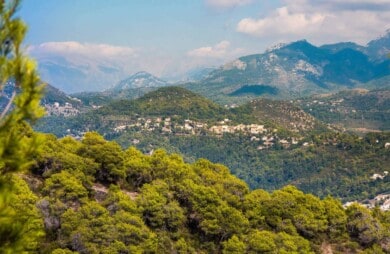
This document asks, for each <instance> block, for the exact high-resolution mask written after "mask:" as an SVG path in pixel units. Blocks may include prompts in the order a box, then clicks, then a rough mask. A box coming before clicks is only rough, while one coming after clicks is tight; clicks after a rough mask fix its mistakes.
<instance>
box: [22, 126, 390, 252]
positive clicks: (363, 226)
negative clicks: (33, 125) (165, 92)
mask: <svg viewBox="0 0 390 254" xmlns="http://www.w3.org/2000/svg"><path fill="white" fill-rule="evenodd" d="M42 138H43V137H42ZM44 140H45V142H43V144H42V146H43V147H46V148H47V149H42V150H40V151H38V152H37V154H36V158H37V164H36V165H34V166H32V167H33V168H34V172H35V174H30V175H28V176H26V177H27V178H28V179H29V181H28V182H29V184H30V186H31V188H32V189H33V190H34V191H35V192H36V195H39V196H40V200H39V201H38V207H39V209H40V211H41V213H42V216H43V221H44V225H45V231H46V239H44V240H42V241H41V242H35V244H37V245H36V246H38V248H39V249H40V250H41V252H42V253H50V252H52V253H72V252H78V253H320V249H321V248H322V246H323V245H324V244H328V245H329V246H331V248H332V249H333V250H334V251H336V250H339V251H341V252H342V251H351V250H353V251H356V252H357V251H360V250H365V251H366V252H367V253H372V251H383V252H384V253H386V251H388V249H387V247H386V246H387V245H386V243H387V241H388V237H389V234H388V232H389V226H390V223H389V221H390V219H389V218H390V216H389V215H388V213H385V212H383V211H380V210H378V209H376V210H373V211H370V210H368V209H366V208H363V207H361V206H358V205H353V206H351V207H349V208H348V209H347V210H345V209H344V208H343V207H342V206H341V204H340V202H339V201H337V200H335V199H333V198H331V197H327V198H325V199H324V200H321V199H319V198H317V197H315V196H313V195H310V194H304V193H303V192H301V191H299V190H298V189H297V188H295V187H293V186H287V187H284V188H282V189H280V190H276V191H274V192H273V193H268V192H266V191H264V190H260V189H258V190H254V191H250V190H249V188H248V187H247V185H246V184H245V183H244V182H242V181H241V180H239V179H238V178H236V177H234V176H233V175H231V174H230V172H229V170H228V168H226V167H225V166H223V165H221V164H214V163H211V162H210V161H208V160H205V159H200V160H197V161H196V162H194V163H192V164H188V163H185V162H184V161H183V159H182V158H181V157H180V156H179V155H177V154H168V153H166V152H165V151H164V150H161V149H160V150H156V151H154V153H153V154H152V155H145V154H142V153H141V152H140V151H138V150H137V149H135V148H134V147H131V148H128V149H127V150H125V151H123V150H122V149H121V148H120V147H118V145H117V144H115V143H114V142H109V141H106V140H104V139H103V138H102V137H101V136H99V135H98V134H96V133H87V134H86V135H85V137H84V138H83V140H82V141H76V140H72V139H70V138H64V139H60V140H56V139H53V136H50V135H47V136H46V137H45V138H44ZM94 149H95V150H94ZM92 151H93V152H92ZM113 154H114V155H115V156H113ZM65 155H66V156H65ZM66 157H69V158H71V160H74V161H77V163H71V161H67V160H66ZM113 158H115V159H113ZM104 165H112V166H110V167H106V166H104ZM40 167H44V168H45V170H40V169H39V168H40ZM88 167H92V168H94V169H93V170H87V168H88ZM103 169H104V170H106V171H105V172H107V174H103V173H102V170H103ZM115 169H121V170H119V171H118V172H121V173H120V174H113V175H112V172H116V170H115ZM113 170H114V171H113ZM42 172H43V173H42ZM110 172H111V173H110ZM102 174H103V175H105V177H101V176H102ZM36 182H38V183H36ZM20 184H21V183H18V185H20ZM110 184H111V185H110ZM109 185H110V186H109ZM23 200H26V198H24V199H23ZM34 200H35V201H34V202H36V197H35V199H34ZM34 202H33V203H34ZM33 203H32V204H33ZM18 209H19V208H18ZM32 211H33V210H32ZM25 213H26V211H25V210H24V211H23V212H22V214H25ZM41 222H42V220H40V219H39V217H38V218H37V220H36V221H35V222H34V223H35V224H36V225H38V224H39V223H41ZM37 223H38V224H37ZM378 253H380V252H378Z"/></svg>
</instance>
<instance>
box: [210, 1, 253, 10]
mask: <svg viewBox="0 0 390 254" xmlns="http://www.w3.org/2000/svg"><path fill="white" fill-rule="evenodd" d="M250 3H252V0H206V4H207V5H209V6H211V7H214V8H222V9H227V8H232V7H236V6H242V5H247V4H250Z"/></svg>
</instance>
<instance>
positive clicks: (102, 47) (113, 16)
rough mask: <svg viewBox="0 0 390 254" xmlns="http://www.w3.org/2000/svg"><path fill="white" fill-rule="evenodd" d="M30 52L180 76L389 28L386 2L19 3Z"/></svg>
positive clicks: (389, 1) (389, 0) (364, 38)
mask: <svg viewBox="0 0 390 254" xmlns="http://www.w3.org/2000/svg"><path fill="white" fill-rule="evenodd" d="M19 16H21V18H22V19H23V20H24V21H25V22H26V23H27V24H28V26H29V31H28V34H27V37H26V40H25V41H26V47H27V48H28V53H29V54H30V55H32V56H33V57H35V58H36V59H37V60H38V63H39V62H40V60H41V59H47V58H50V57H51V58H53V59H54V58H55V57H58V56H60V57H63V58H65V59H67V60H69V61H70V62H72V61H73V62H79V63H83V64H84V65H88V64H92V63H96V62H99V63H104V66H112V67H113V68H119V67H120V68H121V69H122V70H123V73H128V74H129V75H130V74H132V73H135V72H137V71H148V72H151V73H152V74H154V75H156V76H160V77H172V78H175V77H179V76H180V75H182V74H183V73H185V72H187V71H188V70H191V69H194V68H201V67H211V66H219V65H221V64H224V63H226V62H228V61H232V60H234V59H235V58H237V57H240V56H244V55H248V54H255V53H262V52H264V50H266V49H267V48H269V47H271V46H273V45H275V44H278V43H281V42H284V43H286V42H292V41H296V40H301V39H307V40H308V41H309V42H311V43H312V44H314V45H322V44H329V43H335V42H340V41H353V42H357V43H359V44H361V45H365V44H366V43H367V42H368V41H370V40H372V39H375V38H376V37H378V36H380V35H381V34H383V33H384V32H385V31H386V30H387V29H389V28H390V0H109V1H107V0H23V1H22V6H21V8H20V11H19Z"/></svg>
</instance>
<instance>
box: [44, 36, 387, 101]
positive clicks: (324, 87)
mask: <svg viewBox="0 0 390 254" xmlns="http://www.w3.org/2000/svg"><path fill="white" fill-rule="evenodd" d="M389 45H390V31H389V30H387V31H386V33H385V34H384V35H383V36H381V37H379V38H377V39H375V40H372V41H370V42H369V43H368V44H367V46H360V45H358V44H355V43H352V42H346V43H335V44H330V45H323V46H320V47H317V46H314V45H312V44H310V43H309V42H308V41H305V40H302V41H296V42H293V43H289V44H282V45H278V46H276V47H274V48H272V49H269V50H267V51H266V52H264V53H262V54H255V55H249V56H243V57H240V58H238V59H236V60H234V61H232V62H229V63H226V64H224V65H223V66H221V67H220V68H218V69H215V70H214V69H213V68H197V69H195V70H192V71H191V70H190V71H188V72H187V74H186V75H187V77H186V78H184V80H188V81H193V82H192V83H189V84H184V86H185V87H187V88H189V89H191V90H193V91H196V92H200V93H203V94H205V95H207V96H209V97H215V98H217V99H218V100H221V101H223V100H224V98H225V97H227V96H230V95H236V96H237V95H241V94H244V95H249V96H258V95H262V94H268V95H271V96H273V97H275V96H276V97H279V98H287V97H298V96H301V95H309V94H313V93H318V92H320V93H322V92H328V91H332V90H337V89H342V88H351V87H356V86H364V84H365V83H367V82H369V81H373V80H379V79H381V78H383V77H386V76H388V75H389V74H390V66H389V65H390V64H389V61H390V60H389V59H388V57H387V55H388V54H389V52H390V46H389ZM38 61H39V69H40V73H41V76H42V78H43V79H44V80H46V81H47V82H48V83H50V84H52V85H54V86H55V87H57V88H59V89H61V90H63V91H65V92H67V93H74V92H84V91H103V90H107V89H109V88H110V87H111V88H112V87H113V85H114V84H117V89H118V88H121V89H122V90H123V89H129V88H140V87H152V86H156V87H159V86H163V85H164V84H166V83H168V81H163V80H161V79H159V78H157V77H151V76H150V75H148V74H146V73H145V72H141V73H143V74H141V73H138V74H136V75H135V76H134V77H129V78H125V79H123V81H120V82H119V83H118V80H120V79H121V77H122V78H123V75H124V74H123V71H122V70H120V67H118V66H111V65H110V63H109V62H107V63H105V64H104V65H97V64H96V63H93V61H92V60H91V61H92V62H91V63H89V62H90V60H88V59H81V60H80V62H70V61H67V60H66V59H64V58H61V57H57V56H53V57H46V58H44V59H38ZM92 63H93V64H92ZM137 75H144V77H141V78H144V79H145V78H146V80H148V79H150V78H151V79H153V80H154V81H152V80H148V81H146V80H143V81H141V80H140V79H138V80H137V81H136V79H137ZM137 82H138V83H137ZM154 82H156V83H154ZM183 83H185V82H183ZM243 86H251V87H250V88H252V90H251V89H249V90H248V89H246V90H245V89H244V91H240V88H242V87H243Z"/></svg>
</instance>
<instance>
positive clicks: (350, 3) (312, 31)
mask: <svg viewBox="0 0 390 254" xmlns="http://www.w3.org/2000/svg"><path fill="white" fill-rule="evenodd" d="M389 24H390V1H389V0H371V1H369V0H310V1H309V0H285V1H284V6H282V7H280V8H278V9H276V10H274V11H273V12H272V13H271V14H269V15H267V16H264V17H260V18H251V17H249V18H244V19H242V20H241V21H239V23H238V24H237V31H238V32H241V33H244V34H248V35H251V36H256V37H267V38H271V39H273V40H285V41H289V40H296V39H309V40H310V41H313V42H314V43H318V44H323V43H331V42H337V41H355V42H358V43H361V44H365V43H367V42H368V41H369V40H371V39H373V37H374V36H376V35H378V34H381V33H382V32H383V31H385V30H386V29H388V28H389Z"/></svg>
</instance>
